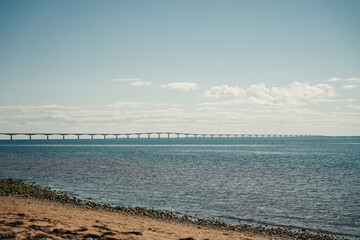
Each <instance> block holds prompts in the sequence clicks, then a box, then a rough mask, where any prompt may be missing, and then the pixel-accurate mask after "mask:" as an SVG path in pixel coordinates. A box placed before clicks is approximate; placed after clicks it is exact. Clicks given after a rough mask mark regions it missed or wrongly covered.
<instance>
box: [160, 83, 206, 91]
mask: <svg viewBox="0 0 360 240" xmlns="http://www.w3.org/2000/svg"><path fill="white" fill-rule="evenodd" d="M161 87H162V88H170V89H174V90H182V91H197V90H199V87H198V85H197V83H194V82H172V83H168V84H165V85H162V86H161Z"/></svg>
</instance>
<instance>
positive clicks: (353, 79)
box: [346, 78, 360, 83]
mask: <svg viewBox="0 0 360 240" xmlns="http://www.w3.org/2000/svg"><path fill="white" fill-rule="evenodd" d="M346 81H354V82H357V83H360V78H347V79H346Z"/></svg>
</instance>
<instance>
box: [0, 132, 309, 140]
mask: <svg viewBox="0 0 360 240" xmlns="http://www.w3.org/2000/svg"><path fill="white" fill-rule="evenodd" d="M1 135H3V136H4V135H5V136H9V139H10V140H13V138H14V136H25V137H28V139H29V140H31V139H33V136H43V137H46V139H47V140H49V139H51V138H50V137H51V136H58V137H59V136H60V138H61V137H62V139H66V137H69V136H71V137H75V138H77V139H84V136H86V137H87V138H90V139H94V137H95V136H97V137H98V136H100V137H102V138H103V139H107V138H109V139H110V138H113V139H119V138H127V139H129V138H134V137H135V138H138V139H140V138H141V137H144V136H145V137H147V138H151V136H154V135H155V137H157V138H164V135H165V138H190V137H192V138H270V137H272V138H304V137H316V135H283V134H219V133H215V134H212V133H181V132H143V133H24V132H23V133H0V136H1ZM80 137H83V138H80Z"/></svg>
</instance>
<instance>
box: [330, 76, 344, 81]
mask: <svg viewBox="0 0 360 240" xmlns="http://www.w3.org/2000/svg"><path fill="white" fill-rule="evenodd" d="M342 80H343V79H342V78H338V77H334V78H330V79H328V81H329V82H338V81H342Z"/></svg>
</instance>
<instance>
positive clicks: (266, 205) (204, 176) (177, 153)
mask: <svg viewBox="0 0 360 240" xmlns="http://www.w3.org/2000/svg"><path fill="white" fill-rule="evenodd" d="M0 177H1V178H18V179H24V180H27V181H30V182H37V183H40V184H41V185H45V186H50V187H52V188H54V189H57V190H62V191H67V192H70V193H73V194H75V195H76V196H78V197H80V198H83V199H92V200H93V201H96V202H101V203H110V204H114V205H123V206H133V207H134V206H143V207H147V208H154V209H159V210H170V211H175V212H180V213H183V214H189V215H192V216H196V217H199V218H207V219H220V220H222V221H224V222H227V223H232V224H237V223H247V224H252V225H258V224H269V225H284V226H290V227H293V228H295V229H296V228H309V229H312V230H314V231H317V230H326V231H331V232H337V233H344V234H349V235H352V236H355V237H359V236H360V137H317V138H314V137H313V138H257V139H256V138H237V139H235V138H230V139H227V138H221V139H219V138H217V139H215V138H214V139H210V138H206V139H202V138H197V139H194V138H189V139H119V140H115V139H108V140H102V139H97V140H86V139H83V140H31V141H30V140H14V141H8V140H1V141H0Z"/></svg>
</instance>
